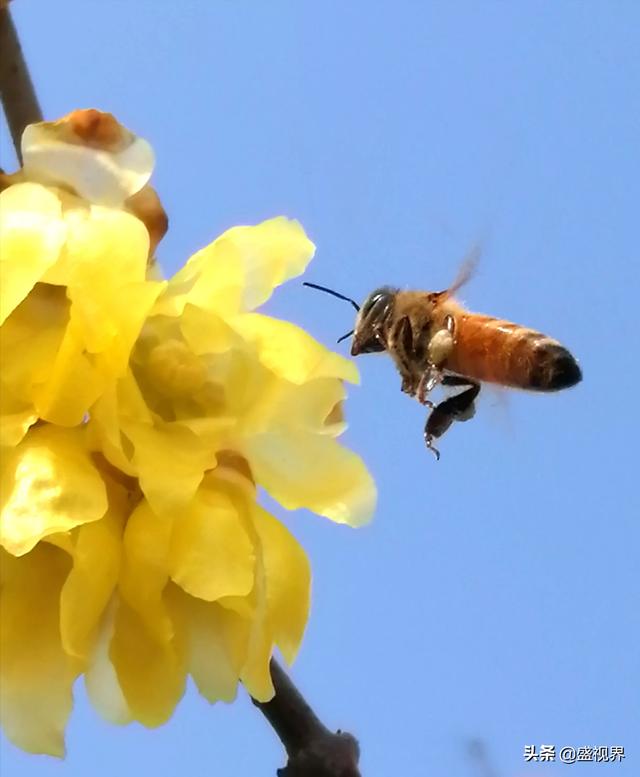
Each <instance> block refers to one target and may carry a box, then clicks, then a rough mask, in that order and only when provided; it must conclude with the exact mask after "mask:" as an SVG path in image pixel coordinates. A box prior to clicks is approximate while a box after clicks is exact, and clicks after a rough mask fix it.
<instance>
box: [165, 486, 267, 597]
mask: <svg viewBox="0 0 640 777" xmlns="http://www.w3.org/2000/svg"><path fill="white" fill-rule="evenodd" d="M244 509H245V508H244V506H243V504H242V500H240V499H233V498H232V497H230V496H229V495H227V494H226V493H225V492H224V491H222V490H221V489H217V488H216V487H215V484H214V485H213V486H203V487H202V488H200V489H199V491H198V493H197V494H196V496H195V498H194V499H193V500H192V502H191V503H190V504H189V505H188V506H187V507H185V508H184V509H183V510H181V511H180V512H179V513H178V514H176V516H175V523H174V529H173V535H172V538H171V553H170V559H169V564H170V570H171V577H172V578H173V580H174V581H175V582H176V583H177V584H178V585H179V586H180V587H181V588H183V589H184V590H185V591H187V593H190V594H191V595H192V596H196V597H198V598H200V599H205V600H206V601H215V600H216V599H220V598H221V597H224V596H244V595H246V594H248V593H249V592H250V591H251V588H252V587H253V578H254V566H255V553H254V547H253V543H252V541H251V539H250V538H249V535H248V534H247V531H246V530H245V528H244V526H243V522H244V520H246V518H243V516H242V515H241V514H240V513H241V511H242V510H244Z"/></svg>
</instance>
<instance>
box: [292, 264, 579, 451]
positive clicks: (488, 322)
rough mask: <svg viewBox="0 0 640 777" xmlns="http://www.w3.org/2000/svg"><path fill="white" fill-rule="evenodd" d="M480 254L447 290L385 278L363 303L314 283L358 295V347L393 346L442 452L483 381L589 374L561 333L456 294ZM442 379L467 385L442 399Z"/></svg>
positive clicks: (429, 437)
mask: <svg viewBox="0 0 640 777" xmlns="http://www.w3.org/2000/svg"><path fill="white" fill-rule="evenodd" d="M476 259H477V256H475V255H474V256H472V257H471V258H470V259H469V260H468V261H467V262H466V263H465V264H464V265H463V267H462V269H461V271H460V273H459V274H458V277H457V278H456V280H455V281H454V282H453V283H452V284H451V286H449V288H448V289H445V290H444V291H436V292H433V291H401V290H400V289H397V288H394V287H392V286H382V287H380V288H379V289H376V290H375V291H373V292H371V294H369V296H368V297H367V298H366V300H365V301H364V303H363V304H362V306H360V305H358V303H357V302H356V301H355V300H353V299H351V298H350V297H346V296H344V295H343V294H339V293H338V292H336V291H333V290H332V289H329V288H327V287H326V286H318V285H317V284H315V283H305V284H304V285H305V286H309V287H311V288H314V289H319V290H320V291H324V292H327V293H328V294H332V295H333V296H335V297H339V298H340V299H344V300H346V301H347V302H350V303H351V304H352V305H353V307H354V308H355V309H356V311H357V317H356V323H355V326H354V328H353V330H352V331H350V332H347V334H346V335H344V336H343V337H341V338H340V340H338V342H341V341H342V340H345V339H346V338H348V337H351V336H353V339H352V342H351V355H352V356H358V355H359V354H361V353H380V352H385V351H386V352H387V353H388V354H389V355H390V356H391V358H392V359H393V361H394V362H395V365H396V367H397V369H398V372H399V373H400V376H401V378H402V391H404V392H405V393H407V394H409V395H410V396H411V397H415V398H416V399H417V400H418V401H419V402H420V403H421V404H422V405H425V406H426V407H428V408H429V409H430V411H431V412H430V414H429V416H428V417H427V421H426V424H425V428H424V439H425V443H426V446H427V448H428V449H429V450H430V451H431V452H432V453H433V454H434V455H435V457H436V459H439V458H440V452H439V451H438V449H437V448H436V447H435V446H434V440H437V439H438V438H439V437H442V435H443V434H444V433H445V432H446V431H447V430H448V429H449V427H450V426H451V424H452V423H453V422H454V421H467V420H468V419H470V418H472V417H473V415H474V413H475V401H476V399H477V397H478V394H479V393H480V387H481V384H482V383H495V384H498V385H500V386H506V387H510V388H519V389H528V390H529V391H545V392H550V391H560V390H561V389H565V388H569V387H571V386H575V385H576V383H579V382H580V380H582V372H581V370H580V367H579V365H578V362H577V361H576V360H575V358H574V357H573V356H572V354H571V353H570V352H569V351H568V350H567V349H566V348H565V347H564V346H563V345H561V344H560V343H559V342H558V341H557V340H553V339H552V338H551V337H548V336H547V335H544V334H542V333H541V332H538V331H536V330H535V329H530V328H528V327H525V326H520V325H519V324H513V323H511V322H510V321H505V320H503V319H500V318H495V317H494V316H486V315H483V314H481V313H472V312H471V311H469V310H466V309H465V308H464V307H463V306H462V305H461V304H460V303H459V302H457V301H456V300H455V298H454V295H455V293H456V292H457V291H458V289H459V288H460V287H461V286H463V285H464V284H465V283H466V282H467V281H468V280H469V278H470V276H471V274H472V272H473V270H474V268H475V264H476ZM437 386H443V387H456V388H459V389H461V390H460V391H459V393H457V394H454V395H452V396H449V397H447V398H446V399H444V400H443V401H441V402H440V403H438V404H436V403H434V402H432V401H431V400H430V399H429V398H428V396H429V394H430V393H431V392H432V391H433V389H435V388H436V387H437Z"/></svg>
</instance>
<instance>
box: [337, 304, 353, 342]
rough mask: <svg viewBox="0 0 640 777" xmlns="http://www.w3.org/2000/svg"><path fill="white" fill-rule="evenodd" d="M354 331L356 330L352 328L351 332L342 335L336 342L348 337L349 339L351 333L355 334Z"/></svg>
mask: <svg viewBox="0 0 640 777" xmlns="http://www.w3.org/2000/svg"><path fill="white" fill-rule="evenodd" d="M349 301H351V300H349ZM353 332H354V330H353V329H352V330H351V331H350V332H347V334H346V335H342V337H341V338H340V339H339V340H336V342H337V343H341V342H342V341H343V340H346V339H347V337H351V335H352V334H353Z"/></svg>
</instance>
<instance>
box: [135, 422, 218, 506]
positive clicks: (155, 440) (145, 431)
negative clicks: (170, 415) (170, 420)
mask: <svg viewBox="0 0 640 777" xmlns="http://www.w3.org/2000/svg"><path fill="white" fill-rule="evenodd" d="M125 433H126V436H127V437H128V438H129V440H130V441H131V443H132V444H133V448H134V452H133V457H132V461H133V464H134V466H135V468H136V471H137V474H138V477H139V479H140V486H141V487H142V490H143V491H144V494H145V496H146V497H147V499H148V501H149V504H150V505H151V507H152V508H153V509H154V510H155V511H156V512H158V513H161V512H164V511H175V510H179V509H181V508H182V507H184V506H185V505H186V504H188V503H189V501H190V500H191V499H192V498H193V496H194V494H195V493H196V491H197V489H198V486H199V485H200V482H201V481H202V477H203V475H204V471H205V470H206V469H210V468H211V467H213V466H215V454H214V453H213V451H211V450H210V449H209V448H208V447H207V446H206V445H204V444H203V442H202V441H201V440H200V439H199V438H198V436H197V435H196V434H194V433H193V432H192V431H190V430H189V429H186V428H184V427H181V426H178V425H173V426H172V425H170V424H165V425H162V424H157V425H156V426H150V425H148V424H135V423H131V424H127V425H126V427H125Z"/></svg>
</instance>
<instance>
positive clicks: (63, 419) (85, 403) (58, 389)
mask: <svg viewBox="0 0 640 777" xmlns="http://www.w3.org/2000/svg"><path fill="white" fill-rule="evenodd" d="M103 383H104V381H103V379H102V377H101V376H100V374H99V373H98V371H97V370H96V369H95V367H94V365H93V364H92V362H91V360H90V359H89V358H88V357H87V356H86V354H85V353H84V346H83V343H82V340H81V337H80V336H79V335H78V333H77V330H76V328H75V327H71V326H68V327H67V329H66V331H65V333H64V337H63V339H62V342H61V343H60V348H59V350H58V352H57V354H56V356H55V360H54V362H53V365H51V367H50V374H49V375H48V378H47V380H46V382H45V383H42V384H38V385H35V386H34V388H33V402H34V405H35V408H36V410H37V412H38V415H39V416H40V417H41V418H43V419H45V420H47V421H50V422H51V423H54V424H59V425H60V426H77V425H78V424H80V423H82V420H83V418H84V416H85V414H86V412H87V410H88V409H89V407H90V406H91V405H92V404H93V403H94V402H95V400H96V399H97V398H98V397H99V395H100V392H101V391H102V387H103Z"/></svg>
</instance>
